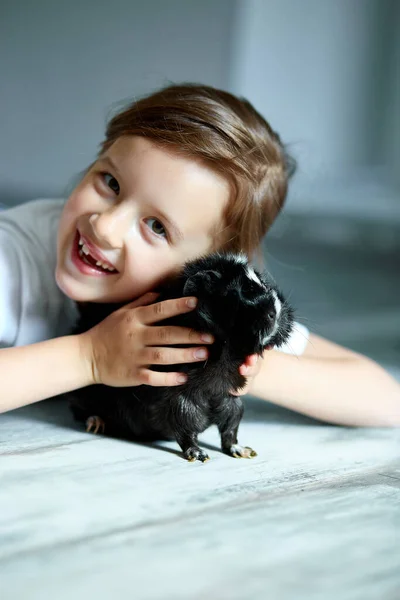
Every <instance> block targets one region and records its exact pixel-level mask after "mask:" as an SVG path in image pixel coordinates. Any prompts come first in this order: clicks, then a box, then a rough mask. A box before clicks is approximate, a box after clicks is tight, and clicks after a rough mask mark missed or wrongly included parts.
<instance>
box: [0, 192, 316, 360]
mask: <svg viewBox="0 0 400 600" xmlns="http://www.w3.org/2000/svg"><path fill="white" fill-rule="evenodd" d="M64 202H65V200H63V199H60V198H57V199H51V200H34V201H32V202H28V203H26V204H20V205H19V206H16V207H14V208H10V209H7V210H3V211H1V209H0V348H7V347H10V346H24V345H27V344H33V343H35V342H40V341H42V340H47V339H51V338H54V337H59V336H62V335H66V334H68V333H69V332H70V331H71V327H72V326H73V325H74V323H75V322H76V319H77V317H78V309H77V306H76V304H75V302H74V301H73V300H71V299H70V298H68V297H67V296H66V295H65V294H64V293H63V292H61V290H60V289H59V288H58V286H57V283H56V281H55V275H54V274H55V268H56V260H57V256H56V251H57V231H58V223H59V219H60V215H61V212H62V209H63V205H64ZM308 335H309V332H308V330H307V328H306V327H304V325H300V324H299V323H295V327H294V330H293V333H292V335H291V337H290V338H289V341H288V342H287V344H285V345H284V346H282V347H281V348H280V350H281V352H285V353H287V354H297V355H300V354H302V353H303V352H304V348H305V347H306V344H307V341H308Z"/></svg>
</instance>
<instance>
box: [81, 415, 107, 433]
mask: <svg viewBox="0 0 400 600" xmlns="http://www.w3.org/2000/svg"><path fill="white" fill-rule="evenodd" d="M105 428H106V424H105V423H104V421H103V419H101V418H100V417H98V416H97V415H95V416H93V417H89V418H88V419H86V433H94V434H95V435H96V434H97V433H104V431H105Z"/></svg>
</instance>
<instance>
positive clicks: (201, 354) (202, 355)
mask: <svg viewBox="0 0 400 600" xmlns="http://www.w3.org/2000/svg"><path fill="white" fill-rule="evenodd" d="M194 355H195V357H196V358H205V357H206V356H207V350H204V348H199V349H198V350H195V351H194Z"/></svg>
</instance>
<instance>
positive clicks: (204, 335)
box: [200, 333, 214, 342]
mask: <svg viewBox="0 0 400 600" xmlns="http://www.w3.org/2000/svg"><path fill="white" fill-rule="evenodd" d="M200 339H201V340H202V341H203V342H213V341H214V338H213V336H212V335H210V334H209V333H202V335H201V336H200Z"/></svg>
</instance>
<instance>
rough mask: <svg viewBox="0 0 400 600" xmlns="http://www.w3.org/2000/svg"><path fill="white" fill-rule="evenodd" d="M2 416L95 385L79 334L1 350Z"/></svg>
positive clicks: (0, 406)
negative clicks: (4, 413)
mask: <svg viewBox="0 0 400 600" xmlns="http://www.w3.org/2000/svg"><path fill="white" fill-rule="evenodd" d="M0 382H1V395H0V413H1V412H5V411H7V410H12V409H13V408H18V407H20V406H23V405H25V404H32V403H33V402H37V401H38V400H44V399H45V398H51V397H52V396H57V395H58V394H62V393H64V392H70V391H72V390H75V389H77V388H80V387H84V386H86V385H90V384H91V383H93V379H92V373H91V372H90V368H89V367H88V361H87V360H86V359H85V357H84V354H83V346H82V338H81V336H79V335H71V336H65V337H60V338H56V339H52V340H48V341H45V342H39V343H37V344H32V345H29V346H19V347H17V348H4V349H1V350H0Z"/></svg>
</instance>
